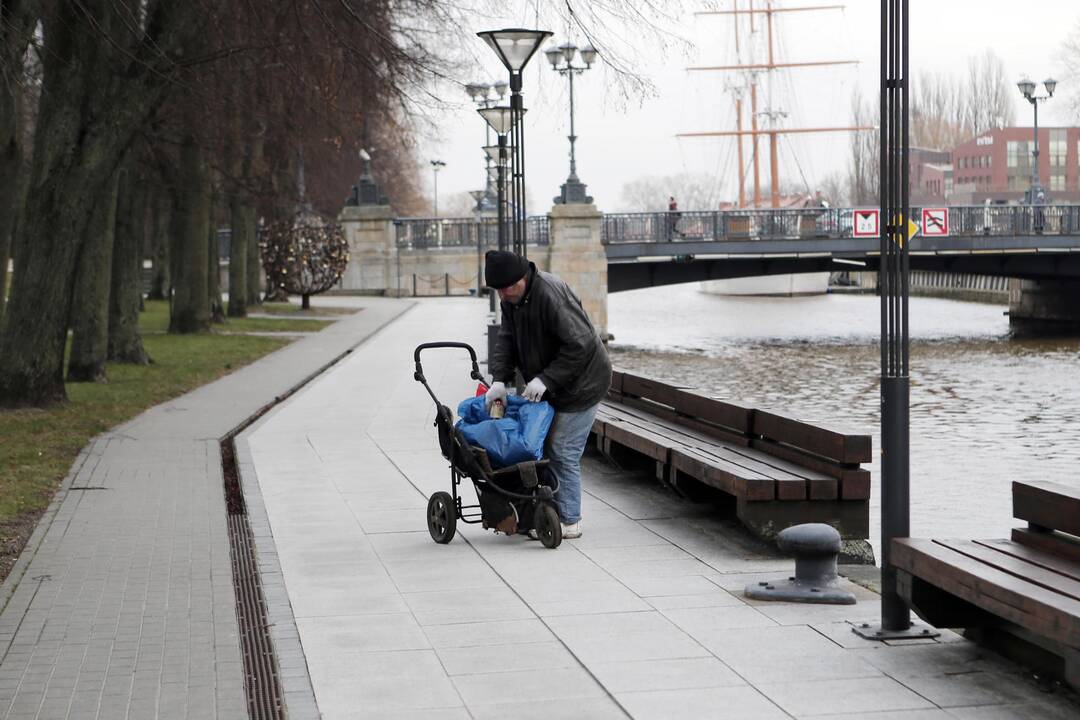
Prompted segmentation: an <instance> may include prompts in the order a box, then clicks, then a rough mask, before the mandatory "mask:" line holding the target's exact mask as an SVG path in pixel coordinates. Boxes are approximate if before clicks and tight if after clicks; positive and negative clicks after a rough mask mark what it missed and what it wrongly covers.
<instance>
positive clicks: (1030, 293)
mask: <svg viewBox="0 0 1080 720" xmlns="http://www.w3.org/2000/svg"><path fill="white" fill-rule="evenodd" d="M1009 328H1010V329H1011V330H1012V332H1013V334H1014V335H1019V336H1039V335H1077V334H1080V280H1018V279H1012V280H1010V281H1009Z"/></svg>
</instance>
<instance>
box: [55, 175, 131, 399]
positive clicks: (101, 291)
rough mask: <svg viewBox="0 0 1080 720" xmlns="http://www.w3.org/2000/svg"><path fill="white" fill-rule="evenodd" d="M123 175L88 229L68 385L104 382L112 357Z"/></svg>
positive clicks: (112, 181) (78, 276)
mask: <svg viewBox="0 0 1080 720" xmlns="http://www.w3.org/2000/svg"><path fill="white" fill-rule="evenodd" d="M120 172H121V171H119V170H118V171H117V172H116V173H114V175H113V177H111V178H109V180H108V182H107V183H106V185H105V189H104V191H103V192H102V193H101V194H100V195H98V197H97V203H96V205H95V207H94V210H93V215H92V216H91V218H90V224H89V225H88V226H87V229H86V236H85V237H84V239H83V243H82V253H81V254H80V255H79V263H78V267H77V269H76V273H75V296H74V299H73V301H72V304H71V330H72V333H71V357H70V359H69V360H68V371H67V379H68V382H105V380H106V377H105V361H106V360H107V359H108V356H109V353H108V350H109V286H110V284H111V276H112V263H113V260H112V256H113V239H114V238H115V233H116V196H117V186H118V182H119V176H120Z"/></svg>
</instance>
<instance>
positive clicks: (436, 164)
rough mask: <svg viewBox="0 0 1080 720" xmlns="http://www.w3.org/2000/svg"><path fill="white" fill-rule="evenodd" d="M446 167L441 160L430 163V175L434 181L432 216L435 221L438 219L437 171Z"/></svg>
mask: <svg viewBox="0 0 1080 720" xmlns="http://www.w3.org/2000/svg"><path fill="white" fill-rule="evenodd" d="M444 167H446V163H444V162H443V161H442V160H432V161H431V174H432V177H433V178H434V181H435V202H434V204H433V206H432V213H433V214H432V216H431V217H433V218H435V219H438V218H439V171H440V170H442V169H443V168H444Z"/></svg>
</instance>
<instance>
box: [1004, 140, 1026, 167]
mask: <svg viewBox="0 0 1080 720" xmlns="http://www.w3.org/2000/svg"><path fill="white" fill-rule="evenodd" d="M1028 145H1029V143H1028V142H1027V141H1026V140H1009V141H1008V142H1007V143H1006V145H1005V152H1006V155H1007V163H1006V164H1007V165H1008V166H1009V167H1024V166H1025V165H1030V164H1031V150H1030V149H1029V148H1028Z"/></svg>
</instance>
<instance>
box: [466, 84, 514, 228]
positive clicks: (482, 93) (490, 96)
mask: <svg viewBox="0 0 1080 720" xmlns="http://www.w3.org/2000/svg"><path fill="white" fill-rule="evenodd" d="M508 89H509V85H507V83H506V82H505V81H503V80H500V81H498V82H494V83H491V84H488V83H481V82H473V83H469V84H467V85H466V86H465V92H466V93H467V94H468V95H469V97H470V98H471V99H472V101H473V102H474V103H476V105H477V106H478V108H481V109H482V108H488V107H492V106H493V105H494V104H496V103H499V102H502V100H503V98H505V97H506V91H507V90H508ZM484 144H485V145H490V144H491V128H490V127H489V126H485V127H484ZM491 162H492V161H491V160H490V159H489V158H485V160H484V166H485V169H486V170H488V172H487V173H486V174H485V175H484V178H485V180H484V197H483V198H481V200H480V205H479V208H480V209H481V210H485V209H487V208H488V207H490V203H491V200H492V196H493V195H494V193H493V192H492V190H491V182H490V181H489V180H487V177H488V176H489V175H490V174H491V173H490V170H491ZM485 201H486V202H485Z"/></svg>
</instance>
